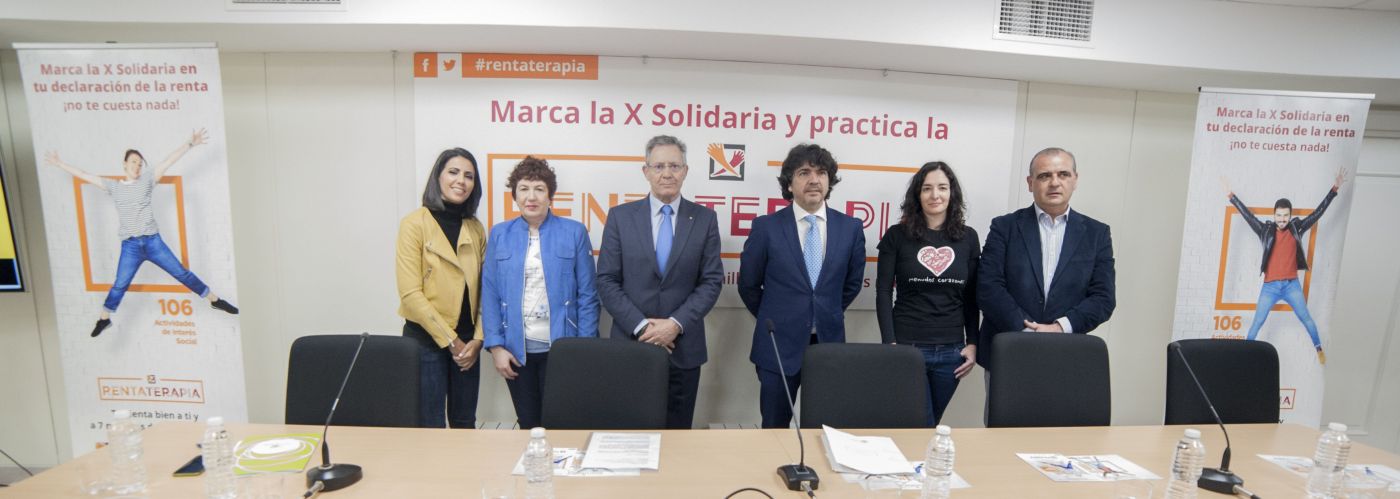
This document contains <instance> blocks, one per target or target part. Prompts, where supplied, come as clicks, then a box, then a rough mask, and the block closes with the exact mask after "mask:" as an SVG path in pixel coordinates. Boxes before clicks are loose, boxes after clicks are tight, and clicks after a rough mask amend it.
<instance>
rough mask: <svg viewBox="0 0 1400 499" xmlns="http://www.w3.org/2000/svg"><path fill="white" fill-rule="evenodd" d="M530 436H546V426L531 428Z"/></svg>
mask: <svg viewBox="0 0 1400 499" xmlns="http://www.w3.org/2000/svg"><path fill="white" fill-rule="evenodd" d="M530 438H544V428H540V427H535V428H530Z"/></svg>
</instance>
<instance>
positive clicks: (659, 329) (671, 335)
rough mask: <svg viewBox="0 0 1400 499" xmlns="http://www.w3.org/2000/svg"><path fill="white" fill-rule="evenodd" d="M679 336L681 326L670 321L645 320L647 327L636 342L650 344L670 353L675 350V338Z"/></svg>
mask: <svg viewBox="0 0 1400 499" xmlns="http://www.w3.org/2000/svg"><path fill="white" fill-rule="evenodd" d="M680 334H681V326H680V325H679V324H676V321H673V320H671V319H647V327H646V329H643V330H642V336H641V337H640V338H637V341H640V342H642V343H651V344H653V345H659V346H662V347H665V348H666V351H668V352H669V351H671V350H673V349H675V348H676V337H677V336H680Z"/></svg>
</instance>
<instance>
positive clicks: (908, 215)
mask: <svg viewBox="0 0 1400 499" xmlns="http://www.w3.org/2000/svg"><path fill="white" fill-rule="evenodd" d="M935 171H942V172H943V174H944V175H947V176H948V191H949V192H950V195H949V196H948V214H947V216H946V217H945V218H944V219H943V233H944V234H947V235H948V238H949V239H952V240H954V241H959V240H962V238H963V235H964V234H966V233H967V204H966V203H965V202H963V192H962V185H961V184H959V183H958V176H957V175H955V174H954V173H953V169H952V168H951V167H949V166H948V163H944V162H942V161H930V162H928V163H924V166H922V167H920V168H919V172H918V173H915V174H914V178H911V179H909V188H908V189H907V190H905V191H904V202H903V203H900V205H899V210H900V211H901V212H903V215H901V216H900V218H899V224H900V225H902V226H904V230H905V231H906V233H908V234H909V237H911V238H914V239H918V238H921V237H924V233H925V232H926V231H928V230H929V228H928V220H926V219H925V218H924V206H923V203H921V202H919V193H920V192H921V191H922V190H923V187H924V178H926V177H928V174H929V173H931V172H935Z"/></svg>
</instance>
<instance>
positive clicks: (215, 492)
mask: <svg viewBox="0 0 1400 499" xmlns="http://www.w3.org/2000/svg"><path fill="white" fill-rule="evenodd" d="M207 423H208V425H207V426H205V427H204V441H203V442H202V443H201V444H200V455H201V456H202V457H203V459H204V497H207V498H211V499H233V498H235V497H238V484H237V483H235V482H234V479H233V441H232V440H230V439H229V436H228V431H227V430H225V429H224V418H221V417H218V416H215V417H212V418H209V419H208V420H207Z"/></svg>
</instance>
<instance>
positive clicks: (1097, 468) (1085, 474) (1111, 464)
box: [1016, 453, 1162, 482]
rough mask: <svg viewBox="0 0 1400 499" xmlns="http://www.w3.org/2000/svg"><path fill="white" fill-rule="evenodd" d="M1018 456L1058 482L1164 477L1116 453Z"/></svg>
mask: <svg viewBox="0 0 1400 499" xmlns="http://www.w3.org/2000/svg"><path fill="white" fill-rule="evenodd" d="M1016 456H1017V457H1020V458H1021V460H1022V461H1025V462H1026V464H1029V465H1031V467H1033V468H1035V469H1036V470H1039V471H1040V474H1042V475H1045V477H1046V478H1049V479H1051V480H1054V481H1056V482H1112V481H1114V480H1160V479H1161V478H1162V477H1159V476H1157V475H1155V474H1153V473H1152V472H1151V471H1148V470H1147V468H1143V467H1142V466H1138V465H1137V464H1135V463H1133V462H1132V461H1129V460H1127V459H1125V458H1123V456H1120V455H1117V454H1097V455H1088V456H1066V455H1063V454H1029V453H1017V454H1016Z"/></svg>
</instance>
